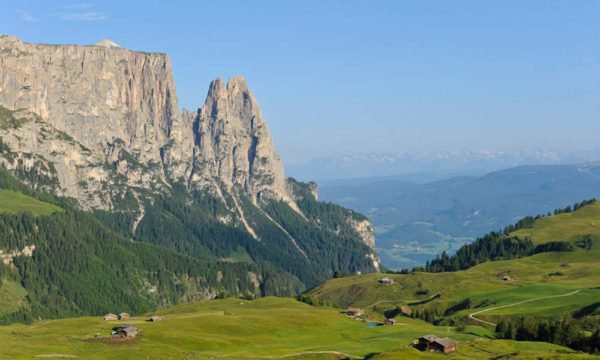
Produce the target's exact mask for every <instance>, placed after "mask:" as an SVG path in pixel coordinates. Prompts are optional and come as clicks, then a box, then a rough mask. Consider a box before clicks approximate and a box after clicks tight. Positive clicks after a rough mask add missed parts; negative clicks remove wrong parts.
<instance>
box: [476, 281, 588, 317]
mask: <svg viewBox="0 0 600 360" xmlns="http://www.w3.org/2000/svg"><path fill="white" fill-rule="evenodd" d="M581 290H583V289H579V290H575V291H572V292H570V293H568V294H561V295H551V296H542V297H538V298H533V299H529V300H523V301H519V302H516V303H513V304H508V305H502V306H494V307H491V308H487V309H483V310H479V311H476V312H474V313H470V314H469V318H471V319H473V320H475V321H478V322H480V323H483V324H487V325H491V326H496V324H494V323H492V322H489V321H485V320H481V319H478V318H476V317H475V315H479V314H481V313H484V312H487V311H491V310H497V309H504V308H507V307H511V306H516V305H521V304H525V303H528V302H532V301H538V300H545V299H552V298H558V297H565V296H571V295H575V294H577V293H578V292H580V291H581Z"/></svg>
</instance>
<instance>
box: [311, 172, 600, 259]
mask: <svg viewBox="0 0 600 360" xmlns="http://www.w3.org/2000/svg"><path fill="white" fill-rule="evenodd" d="M599 196H600V163H588V164H584V165H537V166H519V167H514V168H510V169H506V170H501V171H495V172H491V173H488V174H486V175H483V176H478V177H476V176H464V177H453V178H450V179H447V180H442V181H436V182H432V183H427V184H417V183H414V182H410V181H404V180H394V179H381V178H375V179H372V181H370V182H369V181H366V180H364V179H363V180H361V181H360V182H356V181H347V182H344V181H337V182H331V183H329V184H325V185H324V186H322V188H321V199H323V200H327V201H333V202H336V203H339V204H342V205H343V206H346V207H350V208H353V209H356V210H358V211H359V212H361V213H363V214H366V215H367V216H369V217H370V218H371V219H372V221H373V224H374V226H375V231H376V235H377V248H378V251H379V253H380V256H381V259H382V262H383V265H385V266H387V267H391V268H401V267H409V266H413V265H417V264H422V263H423V262H424V261H426V260H428V259H430V258H432V257H433V256H434V255H435V254H437V253H439V252H441V251H443V250H447V251H453V250H456V249H457V248H458V247H460V246H461V245H462V244H464V243H465V242H469V241H472V240H473V239H474V238H475V237H477V236H479V235H483V234H484V233H486V232H488V231H492V230H499V229H501V228H502V227H504V226H505V225H508V224H511V223H514V222H515V221H516V220H518V219H520V218H522V217H524V216H527V215H530V214H539V213H546V212H549V211H552V210H554V209H556V208H560V207H565V206H567V205H569V204H572V203H574V202H577V201H581V200H584V199H589V198H593V197H599Z"/></svg>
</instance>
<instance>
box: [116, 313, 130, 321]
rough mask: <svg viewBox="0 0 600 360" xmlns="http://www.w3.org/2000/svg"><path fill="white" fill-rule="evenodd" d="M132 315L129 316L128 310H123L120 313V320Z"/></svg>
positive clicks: (127, 318)
mask: <svg viewBox="0 0 600 360" xmlns="http://www.w3.org/2000/svg"><path fill="white" fill-rule="evenodd" d="M130 317H131V316H129V314H128V313H126V312H122V313H120V314H119V320H129V318H130Z"/></svg>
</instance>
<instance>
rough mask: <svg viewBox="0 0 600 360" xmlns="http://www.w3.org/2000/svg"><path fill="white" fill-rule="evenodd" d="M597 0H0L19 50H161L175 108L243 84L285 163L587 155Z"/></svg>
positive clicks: (593, 118)
mask: <svg viewBox="0 0 600 360" xmlns="http://www.w3.org/2000/svg"><path fill="white" fill-rule="evenodd" d="M599 18H600V1H586V0H577V1H550V0H548V1H546V0H544V1H527V0H515V1H506V0H503V1H500V0H498V1H479V0H478V1H460V0H454V1H445V0H439V1H399V0H396V1H393V0H392V1H377V0H374V1H366V0H365V1H352V0H345V1H336V0H328V1H323V0H315V1H308V0H297V1H291V0H290V1H283V0H282V1H221V0H219V1H217V0H213V1H175V0H172V1H152V0H146V1H123V0H121V1H112V0H109V1H95V2H94V1H90V2H88V1H84V2H73V1H41V0H40V1H26V0H21V1H16V0H5V1H3V11H2V13H0V24H1V25H0V33H7V34H14V35H17V36H19V37H20V38H22V39H23V40H25V41H28V42H47V43H78V44H92V43H95V42H97V41H98V40H100V39H102V38H110V39H112V40H114V41H115V42H117V43H119V44H121V45H122V46H124V47H127V48H131V49H136V50H145V51H161V52H167V53H168V54H169V55H170V56H171V59H172V62H173V67H174V72H175V80H176V83H177V92H178V97H179V100H180V104H181V106H183V107H187V108H197V107H199V106H200V105H201V104H202V102H203V101H204V97H205V95H206V91H207V88H208V84H209V82H210V80H212V79H213V78H216V77H222V78H229V77H231V76H234V75H243V76H245V77H246V79H247V80H248V82H249V84H250V87H251V88H252V89H253V91H254V93H255V95H256V96H257V98H258V100H259V102H260V103H261V106H262V109H263V113H264V114H265V117H266V119H267V122H268V123H269V125H270V128H271V131H272V133H273V135H274V138H275V143H276V145H277V148H278V150H279V152H280V153H281V154H282V157H283V158H284V160H287V161H301V160H306V159H310V158H315V157H321V156H327V155H331V154H344V153H364V152H396V151H446V150H459V149H474V150H475V149H489V150H505V151H506V150H513V149H515V150H517V149H518V150H520V149H532V148H539V147H547V148H553V149H559V150H564V151H569V150H575V149H588V148H592V147H597V145H598V143H599V139H600V21H598V19H599Z"/></svg>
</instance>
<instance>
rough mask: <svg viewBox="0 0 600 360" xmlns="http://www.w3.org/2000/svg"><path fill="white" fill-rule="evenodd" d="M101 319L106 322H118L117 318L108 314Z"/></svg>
mask: <svg viewBox="0 0 600 360" xmlns="http://www.w3.org/2000/svg"><path fill="white" fill-rule="evenodd" d="M103 319H104V320H107V321H114V320H119V317H118V316H117V315H115V314H112V313H108V314H106V315H104V317H103Z"/></svg>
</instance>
